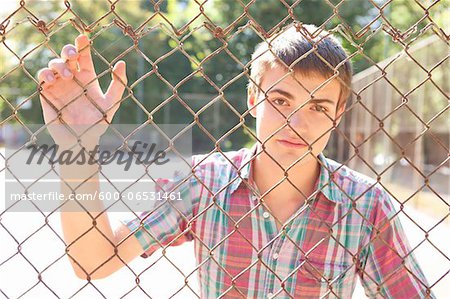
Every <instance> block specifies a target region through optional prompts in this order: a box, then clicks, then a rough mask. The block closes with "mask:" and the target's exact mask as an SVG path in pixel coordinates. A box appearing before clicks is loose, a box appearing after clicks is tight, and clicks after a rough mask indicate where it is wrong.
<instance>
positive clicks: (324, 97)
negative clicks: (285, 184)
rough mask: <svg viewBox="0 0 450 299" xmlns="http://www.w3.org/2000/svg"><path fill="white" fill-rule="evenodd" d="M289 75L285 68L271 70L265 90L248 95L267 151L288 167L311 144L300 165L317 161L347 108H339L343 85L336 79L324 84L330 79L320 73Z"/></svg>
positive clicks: (284, 166) (267, 75)
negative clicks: (254, 94) (337, 118)
mask: <svg viewBox="0 0 450 299" xmlns="http://www.w3.org/2000/svg"><path fill="white" fill-rule="evenodd" d="M286 74H287V72H286V71H285V70H284V69H283V68H281V67H277V68H274V69H269V70H268V71H266V72H265V74H264V75H263V78H262V81H261V83H260V87H261V89H262V90H263V91H264V92H261V91H260V92H259V94H258V95H257V98H256V96H251V95H250V96H249V98H248V106H249V109H251V114H252V115H253V116H254V117H256V134H257V137H258V139H259V140H260V141H261V142H262V143H263V145H264V148H265V153H266V154H268V155H269V156H271V157H272V158H273V159H275V160H276V161H277V162H278V163H280V164H281V165H282V166H283V168H284V169H286V168H287V167H289V166H290V165H292V164H293V163H294V162H296V161H297V160H298V159H299V158H301V157H302V156H303V155H304V154H305V153H307V152H308V145H310V146H311V148H312V150H311V154H307V155H306V156H305V157H304V158H303V159H301V160H300V161H298V163H297V164H306V163H308V162H313V160H315V158H314V157H317V156H318V154H319V153H320V152H322V151H323V149H324V148H325V146H326V145H327V142H328V140H329V138H330V134H331V129H332V128H333V120H334V119H335V118H336V117H338V116H340V115H341V114H342V112H343V110H344V109H345V107H344V108H342V109H340V110H339V111H337V103H338V100H339V93H340V84H339V82H338V81H337V80H336V79H333V80H331V81H329V82H327V83H325V84H324V82H325V81H326V79H325V78H324V77H321V76H319V75H316V74H310V75H302V74H295V78H294V75H287V76H286ZM283 77H284V78H283ZM281 78H283V79H282V80H281V81H279V80H280V79H281ZM278 81H279V82H278ZM297 81H298V82H297ZM300 83H301V85H300ZM322 84H323V85H322ZM302 85H303V87H302ZM321 85H322V86H321ZM311 94H312V96H311ZM266 95H267V97H266ZM300 107H301V108H300ZM339 120H340V119H339ZM288 123H289V124H290V126H288V125H287V124H288ZM337 123H338V122H337ZM337 123H336V125H337Z"/></svg>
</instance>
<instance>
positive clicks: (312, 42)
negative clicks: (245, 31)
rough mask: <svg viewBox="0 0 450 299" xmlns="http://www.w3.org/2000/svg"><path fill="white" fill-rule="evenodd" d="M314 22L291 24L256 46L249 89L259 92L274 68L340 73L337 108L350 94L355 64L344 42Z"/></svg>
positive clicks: (314, 72) (317, 72)
mask: <svg viewBox="0 0 450 299" xmlns="http://www.w3.org/2000/svg"><path fill="white" fill-rule="evenodd" d="M317 31H318V28H317V27H316V26H314V25H302V24H291V25H290V26H288V27H287V28H285V29H284V30H283V31H282V32H281V33H278V34H277V35H275V36H274V37H273V38H271V39H269V40H267V41H264V42H261V43H259V44H258V45H257V46H256V49H255V52H254V53H253V55H252V61H251V65H250V78H251V80H250V81H249V84H248V91H249V92H250V93H254V94H256V95H257V94H258V93H259V92H258V91H259V87H258V85H259V84H260V83H261V81H262V77H263V75H264V72H265V71H267V70H268V69H271V68H274V67H285V68H286V66H287V67H288V68H292V69H293V71H294V72H295V73H297V72H299V73H301V74H316V75H320V76H323V77H324V78H327V79H328V78H330V77H332V76H334V75H335V74H337V78H339V83H340V87H341V88H340V89H341V91H340V95H339V101H338V105H337V108H340V107H342V105H345V104H346V102H347V99H348V97H349V95H350V93H351V81H352V65H351V63H350V59H349V58H348V55H347V53H346V52H345V50H344V48H343V47H342V45H341V43H340V42H339V41H338V40H337V39H336V38H335V37H334V36H333V35H331V34H330V33H329V32H327V31H325V30H322V31H321V32H320V33H319V34H317V33H316V32H317Z"/></svg>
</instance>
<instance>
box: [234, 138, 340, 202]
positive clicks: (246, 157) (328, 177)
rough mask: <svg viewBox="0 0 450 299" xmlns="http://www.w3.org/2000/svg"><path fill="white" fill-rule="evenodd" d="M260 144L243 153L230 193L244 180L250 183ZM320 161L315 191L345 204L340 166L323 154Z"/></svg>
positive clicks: (319, 156)
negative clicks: (339, 179)
mask: <svg viewBox="0 0 450 299" xmlns="http://www.w3.org/2000/svg"><path fill="white" fill-rule="evenodd" d="M257 150H258V144H257V143H255V144H254V145H253V146H252V147H251V149H247V150H245V151H244V152H243V157H242V160H241V161H242V162H241V165H240V167H239V168H238V171H237V174H236V175H237V178H236V179H235V181H234V182H233V183H232V184H231V186H230V188H231V190H230V192H231V193H233V192H234V191H235V190H236V189H237V188H238V187H239V185H240V184H241V183H242V182H243V180H246V182H247V183H249V178H250V174H251V171H252V167H251V166H252V163H253V159H254V158H255V157H256V156H257V153H258V151H257ZM318 158H319V161H320V174H319V178H318V180H317V181H316V188H315V190H317V189H318V190H319V192H321V193H322V194H323V195H324V197H325V198H326V199H327V200H329V201H331V202H333V203H336V204H341V203H343V202H344V201H343V196H342V191H341V190H340V189H339V187H338V186H337V182H336V179H337V177H338V175H339V174H338V173H337V171H338V170H339V167H336V166H338V165H339V164H338V163H336V162H334V161H332V160H330V159H328V158H326V157H325V155H324V154H323V153H320V154H319V155H318Z"/></svg>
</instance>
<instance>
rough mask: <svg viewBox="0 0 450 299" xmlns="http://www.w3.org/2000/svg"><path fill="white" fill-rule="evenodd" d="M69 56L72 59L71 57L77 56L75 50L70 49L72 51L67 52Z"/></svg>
mask: <svg viewBox="0 0 450 299" xmlns="http://www.w3.org/2000/svg"><path fill="white" fill-rule="evenodd" d="M67 54H68V55H69V57H71V56H75V54H77V52H75V50H73V49H70V50H69V51H68V52H67Z"/></svg>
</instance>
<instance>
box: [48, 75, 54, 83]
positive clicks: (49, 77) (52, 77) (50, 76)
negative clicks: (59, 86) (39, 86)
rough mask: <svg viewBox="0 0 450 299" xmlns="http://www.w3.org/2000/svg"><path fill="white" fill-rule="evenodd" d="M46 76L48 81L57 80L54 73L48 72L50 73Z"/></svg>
mask: <svg viewBox="0 0 450 299" xmlns="http://www.w3.org/2000/svg"><path fill="white" fill-rule="evenodd" d="M46 78H47V81H48V82H52V81H53V80H55V76H53V75H52V74H48V75H47V76H46Z"/></svg>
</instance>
